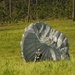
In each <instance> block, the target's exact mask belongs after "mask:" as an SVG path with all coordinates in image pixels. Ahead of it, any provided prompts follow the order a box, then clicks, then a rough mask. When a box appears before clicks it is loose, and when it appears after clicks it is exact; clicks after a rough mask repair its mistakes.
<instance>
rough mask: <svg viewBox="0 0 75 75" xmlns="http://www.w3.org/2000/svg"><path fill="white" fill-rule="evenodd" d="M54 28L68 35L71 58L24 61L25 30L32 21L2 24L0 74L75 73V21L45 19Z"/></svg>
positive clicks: (48, 74)
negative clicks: (21, 49)
mask: <svg viewBox="0 0 75 75" xmlns="http://www.w3.org/2000/svg"><path fill="white" fill-rule="evenodd" d="M43 22H45V23H47V24H49V25H50V26H51V27H52V28H53V29H56V30H58V31H60V32H62V33H63V34H65V35H66V37H67V38H68V41H69V53H70V60H61V61H58V62H53V61H41V62H37V63H33V62H28V63H26V62H24V61H23V60H22V58H21V53H20V41H21V37H22V34H23V30H24V28H25V27H27V26H28V25H29V24H30V23H32V22H30V23H27V22H25V23H23V22H18V23H12V24H6V25H3V26H2V25H0V75H75V22H73V21H72V20H45V21H43Z"/></svg>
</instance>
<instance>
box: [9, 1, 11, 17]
mask: <svg viewBox="0 0 75 75" xmlns="http://www.w3.org/2000/svg"><path fill="white" fill-rule="evenodd" d="M9 16H10V18H11V0H9Z"/></svg>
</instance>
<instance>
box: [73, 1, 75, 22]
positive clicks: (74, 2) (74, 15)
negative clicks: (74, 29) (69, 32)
mask: <svg viewBox="0 0 75 75" xmlns="http://www.w3.org/2000/svg"><path fill="white" fill-rule="evenodd" d="M73 21H75V0H73Z"/></svg>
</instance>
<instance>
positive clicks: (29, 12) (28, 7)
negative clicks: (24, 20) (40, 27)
mask: <svg viewBox="0 0 75 75" xmlns="http://www.w3.org/2000/svg"><path fill="white" fill-rule="evenodd" d="M29 20H30V0H29V1H28V22H29Z"/></svg>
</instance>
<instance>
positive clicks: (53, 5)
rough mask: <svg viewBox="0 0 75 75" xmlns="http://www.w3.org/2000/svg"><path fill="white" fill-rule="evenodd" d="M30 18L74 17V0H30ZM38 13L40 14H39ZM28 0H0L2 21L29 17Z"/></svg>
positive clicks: (0, 19) (0, 18)
mask: <svg viewBox="0 0 75 75" xmlns="http://www.w3.org/2000/svg"><path fill="white" fill-rule="evenodd" d="M30 1H31V6H30V18H31V19H32V20H35V19H37V17H38V18H39V19H45V18H65V17H66V18H72V0H37V4H36V0H30ZM36 13H38V16H37V14H36ZM27 16H28V0H11V18H10V9H9V0H0V21H9V20H13V21H14V20H21V19H27Z"/></svg>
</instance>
